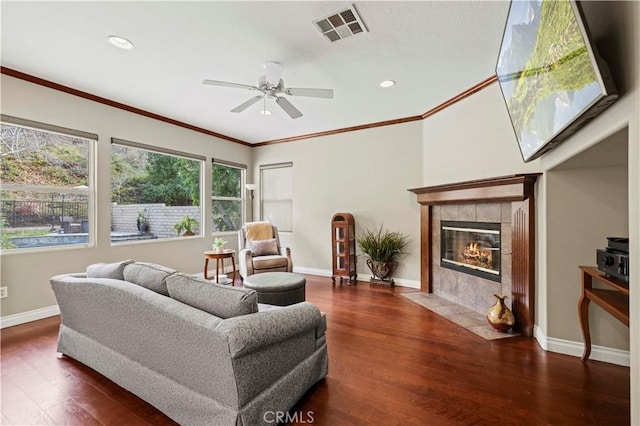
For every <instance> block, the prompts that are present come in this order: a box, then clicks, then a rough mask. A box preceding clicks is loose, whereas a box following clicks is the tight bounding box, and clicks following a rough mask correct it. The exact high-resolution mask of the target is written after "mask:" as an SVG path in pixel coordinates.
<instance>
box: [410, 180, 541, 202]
mask: <svg viewBox="0 0 640 426" xmlns="http://www.w3.org/2000/svg"><path fill="white" fill-rule="evenodd" d="M540 175H541V173H528V174H520V175H510V176H502V177H497V178H490V179H480V180H471V181H467V182H458V183H450V184H445V185H436V186H426V187H423V188H414V189H409V191H410V192H413V193H414V194H416V195H417V196H418V203H420V204H422V205H425V204H458V203H465V202H473V203H478V202H488V203H491V202H498V201H522V200H525V199H527V198H529V197H532V196H533V189H534V185H535V183H536V180H537V179H538V176H540Z"/></svg>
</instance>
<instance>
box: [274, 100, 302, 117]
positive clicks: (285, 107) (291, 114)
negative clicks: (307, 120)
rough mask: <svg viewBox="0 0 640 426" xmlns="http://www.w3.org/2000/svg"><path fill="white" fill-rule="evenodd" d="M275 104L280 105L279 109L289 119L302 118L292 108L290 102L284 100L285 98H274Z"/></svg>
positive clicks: (294, 108)
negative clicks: (287, 115)
mask: <svg viewBox="0 0 640 426" xmlns="http://www.w3.org/2000/svg"><path fill="white" fill-rule="evenodd" d="M276 103H277V104H278V105H280V108H282V109H283V110H284V112H286V113H287V114H289V117H291V118H293V119H296V118H300V117H302V113H301V112H300V111H299V110H298V108H296V107H294V106H293V105H292V104H291V102H289V101H288V100H286V99H285V98H281V97H279V96H278V97H276Z"/></svg>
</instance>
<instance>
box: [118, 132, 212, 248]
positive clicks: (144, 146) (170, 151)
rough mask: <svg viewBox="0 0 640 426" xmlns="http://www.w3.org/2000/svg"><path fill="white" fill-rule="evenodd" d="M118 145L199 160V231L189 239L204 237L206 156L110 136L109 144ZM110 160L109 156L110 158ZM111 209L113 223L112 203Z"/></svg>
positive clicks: (159, 239) (178, 237)
mask: <svg viewBox="0 0 640 426" xmlns="http://www.w3.org/2000/svg"><path fill="white" fill-rule="evenodd" d="M114 145H115V146H120V147H124V148H132V149H138V150H142V151H147V152H151V153H154V154H161V155H166V156H171V157H178V158H185V159H187V160H194V161H198V162H199V166H200V167H199V168H200V170H199V193H200V195H199V200H200V204H199V206H198V207H199V210H200V212H199V214H198V218H197V220H198V221H199V225H198V226H199V228H198V229H199V231H200V232H199V233H198V234H196V235H193V236H190V237H189V238H190V239H201V238H204V237H205V226H204V217H205V208H204V206H203V202H202V200H203V196H204V186H205V185H204V180H205V164H206V157H205V156H203V155H198V154H193V153H190V152H184V151H178V150H174V149H169V148H164V147H160V146H155V145H149V144H145V143H141V142H134V141H130V140H126V139H120V138H115V137H112V138H111V146H114ZM110 161H111V158H110ZM112 190H113V176H111V177H110V191H112ZM110 196H111V194H110ZM139 204H141V205H143V204H152V203H139ZM111 205H112V208H111V211H110V222H112V223H113V204H111ZM123 205H127V204H123ZM151 232H153V228H151ZM182 239H183V237H182V236H180V235H176V236H171V237H160V238H154V239H146V240H124V241H117V242H113V241H110V246H111V247H119V246H125V245H133V244H153V243H162V242H164V241H174V240H182Z"/></svg>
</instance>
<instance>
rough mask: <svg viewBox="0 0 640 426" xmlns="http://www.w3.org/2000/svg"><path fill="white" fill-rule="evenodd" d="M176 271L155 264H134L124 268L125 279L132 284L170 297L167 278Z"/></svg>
mask: <svg viewBox="0 0 640 426" xmlns="http://www.w3.org/2000/svg"><path fill="white" fill-rule="evenodd" d="M175 272H176V271H175V269H171V268H167V267H166V266H162V265H156V264H154V263H143V262H134V263H131V264H129V265H127V266H125V267H124V279H125V281H129V282H130V283H134V284H137V285H139V286H142V287H145V288H148V289H149V290H153V291H155V292H156V293H160V294H163V295H165V296H168V295H169V291H168V290H167V282H166V280H167V277H168V276H170V275H171V274H173V273H175Z"/></svg>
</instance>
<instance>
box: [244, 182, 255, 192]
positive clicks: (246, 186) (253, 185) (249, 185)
mask: <svg viewBox="0 0 640 426" xmlns="http://www.w3.org/2000/svg"><path fill="white" fill-rule="evenodd" d="M244 187H245V188H247V190H249V191H255V190H256V189H257V188H258V185H256V184H255V183H247V184H245V185H244Z"/></svg>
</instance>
